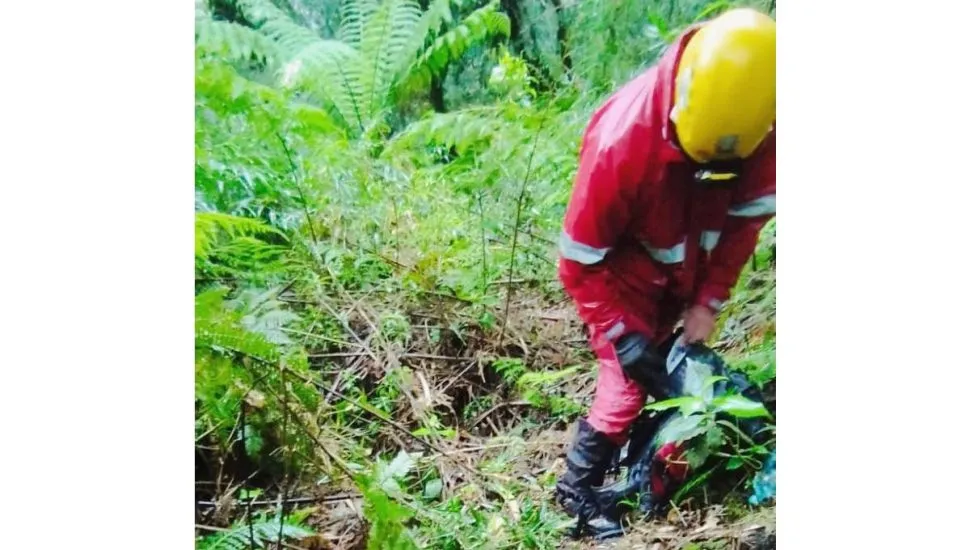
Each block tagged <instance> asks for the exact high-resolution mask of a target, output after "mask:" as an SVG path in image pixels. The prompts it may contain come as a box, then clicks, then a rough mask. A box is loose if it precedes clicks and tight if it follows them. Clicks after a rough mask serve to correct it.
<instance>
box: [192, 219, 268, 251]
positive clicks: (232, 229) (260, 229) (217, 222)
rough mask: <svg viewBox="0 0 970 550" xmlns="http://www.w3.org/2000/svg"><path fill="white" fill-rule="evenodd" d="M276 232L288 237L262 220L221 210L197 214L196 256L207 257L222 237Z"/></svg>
mask: <svg viewBox="0 0 970 550" xmlns="http://www.w3.org/2000/svg"><path fill="white" fill-rule="evenodd" d="M269 234H274V235H278V236H281V237H283V238H286V235H285V234H283V233H282V232H280V231H279V230H278V229H276V228H274V227H271V226H269V225H267V224H266V223H264V222H263V221H261V220H257V219H253V218H243V217H240V216H232V215H230V214H223V213H221V212H197V213H196V214H195V258H196V260H203V259H205V258H206V257H207V256H208V255H209V253H210V252H211V251H212V249H213V248H215V246H216V244H217V243H218V241H219V240H220V239H221V238H224V237H228V238H236V237H242V236H253V235H269Z"/></svg>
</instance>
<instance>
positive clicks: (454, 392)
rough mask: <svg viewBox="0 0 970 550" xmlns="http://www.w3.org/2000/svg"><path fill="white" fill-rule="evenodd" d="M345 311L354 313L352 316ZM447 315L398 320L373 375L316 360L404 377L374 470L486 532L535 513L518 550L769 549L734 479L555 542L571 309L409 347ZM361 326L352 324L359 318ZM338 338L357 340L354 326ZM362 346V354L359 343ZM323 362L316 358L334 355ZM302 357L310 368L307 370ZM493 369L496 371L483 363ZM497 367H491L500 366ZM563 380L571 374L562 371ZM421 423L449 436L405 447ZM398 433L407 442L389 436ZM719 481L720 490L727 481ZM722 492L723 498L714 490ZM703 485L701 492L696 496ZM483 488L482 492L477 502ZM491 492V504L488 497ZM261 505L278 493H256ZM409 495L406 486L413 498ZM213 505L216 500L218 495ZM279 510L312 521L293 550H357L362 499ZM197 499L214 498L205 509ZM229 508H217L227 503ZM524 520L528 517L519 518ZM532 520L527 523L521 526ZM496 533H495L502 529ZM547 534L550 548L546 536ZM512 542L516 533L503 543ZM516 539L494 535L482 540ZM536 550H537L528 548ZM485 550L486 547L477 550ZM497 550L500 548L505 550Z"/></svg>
mask: <svg viewBox="0 0 970 550" xmlns="http://www.w3.org/2000/svg"><path fill="white" fill-rule="evenodd" d="M356 307H357V311H360V312H363V311H366V305H362V303H361V302H358V303H357V306H356ZM458 311H460V308H458V309H455V310H447V308H446V307H445V306H441V307H435V308H430V310H429V308H428V307H427V304H425V305H424V307H422V308H419V309H412V310H411V311H410V313H409V315H408V317H409V322H410V323H411V334H412V337H411V338H410V339H409V342H408V344H407V345H406V346H399V347H394V346H386V347H385V348H384V349H381V350H375V351H377V353H376V355H377V356H378V357H379V358H380V359H381V360H380V361H373V363H374V364H367V362H368V361H369V359H368V358H367V357H366V355H365V354H363V353H346V354H344V355H347V356H348V357H329V358H328V360H329V361H331V362H332V361H339V362H340V363H341V368H342V369H344V370H354V369H356V370H358V371H360V372H365V373H369V374H368V376H370V377H373V378H374V379H375V380H380V379H383V378H384V377H385V376H386V375H387V371H386V370H385V369H387V367H386V366H385V365H386V364H391V365H403V366H407V367H408V370H409V372H411V373H412V374H413V376H409V377H407V379H405V380H403V381H402V382H401V383H400V390H401V393H400V395H399V396H398V397H397V399H396V401H395V402H396V405H395V406H394V412H393V421H394V423H396V424H398V426H393V425H392V424H391V423H387V425H386V426H385V429H382V431H381V434H380V435H379V436H378V438H377V441H376V445H375V447H376V448H377V449H379V450H380V451H381V452H382V454H384V455H385V456H387V455H390V456H393V454H394V453H395V452H396V451H400V450H406V451H408V453H414V454H415V455H416V456H420V457H421V458H419V459H418V460H420V461H423V463H424V464H426V465H430V467H431V468H433V470H434V471H435V472H436V473H437V475H438V476H440V480H441V495H442V496H443V497H446V498H452V497H458V499H460V501H461V502H462V504H463V506H464V507H465V508H471V509H475V510H481V511H484V512H486V513H487V514H488V516H487V517H488V518H490V519H489V520H488V529H489V530H491V529H495V530H502V529H506V528H508V529H520V527H516V526H521V525H522V524H524V523H526V522H524V521H522V520H523V516H524V515H525V514H530V513H532V512H530V509H531V510H533V511H534V508H536V507H540V508H542V509H543V512H541V513H540V514H538V516H541V518H540V519H538V520H536V521H535V522H534V523H535V524H536V525H537V526H536V527H530V528H529V529H534V530H535V531H537V532H540V531H541V533H538V534H536V535H535V542H532V543H525V544H519V545H516V546H512V547H520V548H551V547H558V548H572V549H577V550H578V549H592V548H616V549H627V548H630V549H632V548H645V549H648V550H673V549H683V550H728V549H730V550H756V549H757V550H767V549H769V548H774V547H775V544H774V530H775V519H774V508H773V506H772V507H765V508H755V509H753V508H751V507H750V506H748V505H747V504H746V503H745V499H746V497H747V493H746V489H745V488H744V487H743V481H744V480H743V479H740V483H739V482H738V481H739V478H737V477H735V478H730V479H727V480H726V481H724V482H721V483H720V486H721V487H720V488H716V487H714V486H713V485H711V486H710V493H709V492H708V487H706V486H705V487H700V488H698V489H697V490H695V491H693V492H692V493H691V495H689V496H687V497H686V498H685V499H684V500H682V501H681V502H680V503H679V505H676V506H674V507H672V508H671V509H670V512H669V513H668V514H666V516H665V517H662V518H653V519H651V520H649V521H642V520H638V519H637V518H635V517H632V518H631V520H630V522H629V524H628V525H627V528H628V530H629V531H628V533H627V534H626V535H625V536H624V537H622V538H620V539H617V540H613V541H609V542H604V543H599V544H596V543H593V542H592V541H590V540H580V541H575V540H571V539H570V538H569V537H568V536H567V535H566V531H567V529H566V527H567V526H568V524H569V522H570V520H569V518H568V517H566V516H565V515H564V514H563V513H562V511H561V509H560V507H559V506H558V505H557V504H556V503H555V501H554V490H553V488H554V484H555V480H556V478H557V477H558V476H559V475H560V474H561V473H562V472H563V470H564V467H565V463H564V459H565V453H566V450H567V447H568V445H569V442H570V441H571V439H572V437H571V436H572V430H573V429H574V426H575V419H576V418H577V417H578V416H579V415H580V414H583V413H585V410H586V408H587V407H588V405H589V403H590V401H591V398H592V394H593V390H594V387H595V368H596V367H595V361H593V359H592V356H591V354H590V353H589V350H588V345H587V341H586V338H585V336H584V334H583V331H582V326H581V325H580V323H579V321H578V319H577V318H576V316H575V314H574V312H573V310H572V305H571V303H569V302H568V301H566V300H560V301H558V302H552V303H551V302H550V301H549V300H548V299H546V298H541V297H538V295H537V297H534V298H528V297H525V296H522V297H517V298H516V299H515V304H514V307H512V308H510V314H509V318H508V322H507V324H506V326H505V329H504V331H502V332H504V335H502V336H498V335H497V334H494V333H496V332H499V331H497V330H493V331H490V332H489V333H487V334H486V332H485V331H481V330H478V329H476V330H469V331H468V332H467V333H465V334H463V335H462V338H461V342H459V341H457V340H454V339H449V338H444V337H442V338H437V339H431V338H427V339H425V338H422V337H421V336H420V335H422V334H428V333H429V330H428V329H429V328H430V327H431V326H432V325H434V326H442V325H443V326H448V325H449V323H450V322H451V321H453V320H454V316H455V315H458ZM362 316H363V317H366V315H363V314H362ZM351 321H352V323H351V325H352V326H353V327H355V330H360V332H361V334H362V335H363V333H364V332H365V331H366V328H365V327H364V324H365V323H363V321H362V320H361V319H354V318H353V317H351ZM361 340H362V341H364V342H367V341H368V339H367V338H366V337H364V336H362V338H361ZM326 351H328V352H329V353H327V354H320V355H340V354H339V353H333V352H332V350H326ZM312 356H313V354H311V357H312ZM497 358H498V359H497ZM503 361H504V363H503ZM571 369H572V370H571ZM428 414H434V415H436V418H440V423H441V424H442V425H443V426H444V427H445V428H447V429H451V430H454V431H453V433H452V434H451V435H448V436H442V435H440V434H430V435H429V434H424V435H422V436H421V437H420V438H419V437H418V436H416V435H413V432H411V431H410V430H414V428H415V427H416V426H420V425H422V421H421V419H422V418H426V417H427V415H428ZM401 426H406V427H407V429H406V430H405V429H401ZM728 477H730V476H728ZM725 483H726V485H725ZM705 485H707V484H705ZM483 487H490V489H483ZM495 487H499V489H498V491H501V492H503V493H504V494H496V490H495ZM264 489H265V497H261V498H265V499H266V500H267V501H270V503H271V502H272V501H273V500H275V497H273V496H270V495H272V494H273V493H274V492H277V493H278V492H279V491H278V490H275V491H274V489H276V488H275V487H274V486H273V485H272V484H268V485H266V486H265V487H264ZM413 491H416V492H417V494H420V492H421V489H420V486H419V487H418V488H417V489H413ZM226 494H227V495H228V494H229V493H226ZM288 494H289V495H290V498H293V497H298V498H300V499H303V501H304V504H303V506H312V507H313V511H312V512H311V513H310V515H309V516H308V518H307V522H306V524H307V525H308V526H309V527H311V528H312V529H313V530H314V531H315V532H316V533H317V536H314V537H311V538H309V539H305V540H302V541H300V542H299V543H298V544H299V547H302V548H307V549H321V548H328V549H329V548H337V549H364V548H366V547H367V537H368V533H369V526H368V524H367V521H366V520H365V518H364V506H365V502H364V498H363V497H362V496H361V495H360V493H359V492H358V491H356V490H355V488H354V487H353V486H352V485H348V484H346V483H344V484H338V485H331V484H323V485H317V486H303V487H302V488H291V489H290V491H289V492H288ZM208 498H218V497H217V496H216V495H212V496H210V497H208ZM231 501H232V499H231V497H230V498H229V502H231ZM527 507H531V508H530V509H526V508H527ZM215 508H216V509H215V510H213V511H212V512H211V514H209V515H208V516H207V517H206V518H204V519H202V520H201V521H204V522H207V523H210V524H211V523H216V524H218V523H219V522H218V521H215V518H219V517H223V518H226V517H229V516H232V517H236V518H238V517H240V514H241V513H242V512H243V510H242V509H240V507H239V506H238V505H230V506H229V507H228V508H225V509H223V508H222V507H220V506H215ZM533 515H536V514H533ZM503 523H505V524H507V526H503V525H502V524H503ZM557 531H558V532H559V533H561V534H557V533H556V532H557ZM517 533H518V531H517ZM520 536H524V537H526V538H528V537H529V536H532V535H519V534H514V535H510V534H508V533H506V535H505V536H498V535H496V537H495V538H496V540H498V539H502V540H505V541H509V540H516V539H518V538H519V537H520ZM540 539H541V540H540ZM486 547H487V546H486ZM500 547H502V548H508V547H509V546H508V545H507V544H502V545H501V546H500Z"/></svg>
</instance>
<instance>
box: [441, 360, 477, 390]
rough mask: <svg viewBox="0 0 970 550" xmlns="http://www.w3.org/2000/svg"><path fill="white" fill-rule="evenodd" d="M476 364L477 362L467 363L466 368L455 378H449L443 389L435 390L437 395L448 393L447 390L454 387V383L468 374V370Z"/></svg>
mask: <svg viewBox="0 0 970 550" xmlns="http://www.w3.org/2000/svg"><path fill="white" fill-rule="evenodd" d="M477 364H478V361H472V362H471V363H469V364H468V366H467V367H465V368H464V369H463V370H462V371H461V372H459V373H458V374H456V375H455V376H452V377H451V380H449V381H448V383H447V384H445V386H444V387H443V388H441V389H440V390H437V391H438V393H445V392H446V391H448V388H450V387H452V386H454V385H455V382H458V380H460V379H461V377H462V376H465V373H466V372H468V371H469V370H471V368H472V367H474V366H475V365H477Z"/></svg>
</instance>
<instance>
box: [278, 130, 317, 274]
mask: <svg viewBox="0 0 970 550" xmlns="http://www.w3.org/2000/svg"><path fill="white" fill-rule="evenodd" d="M273 133H274V134H276V139H278V140H280V145H282V146H283V153H284V154H286V160H288V161H289V163H290V175H292V176H293V185H295V186H296V192H297V193H299V194H300V202H302V203H303V215H304V216H306V224H307V227H308V228H309V229H310V236H311V237H312V238H313V245H314V247H317V246H319V245H320V241H318V240H317V232H316V231H315V230H314V229H313V218H311V217H310V207H309V206H307V200H306V195H304V194H303V186H302V185H300V180H299V178H298V177H297V174H298V173H299V169H298V168H297V167H296V163H295V162H293V155H292V154H291V153H290V148H289V147H288V146H287V145H286V140H285V139H283V136H282V135H281V134H280V133H279V132H273ZM312 254H313V255H314V257H316V251H315V250H314V251H313V252H312Z"/></svg>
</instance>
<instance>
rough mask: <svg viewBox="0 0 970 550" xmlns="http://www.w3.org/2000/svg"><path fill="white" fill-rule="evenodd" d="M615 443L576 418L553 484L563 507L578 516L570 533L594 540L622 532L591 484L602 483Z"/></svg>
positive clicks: (616, 520) (615, 446)
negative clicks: (603, 509) (562, 469)
mask: <svg viewBox="0 0 970 550" xmlns="http://www.w3.org/2000/svg"><path fill="white" fill-rule="evenodd" d="M616 451H617V445H616V444H615V443H613V442H612V441H610V439H609V438H607V437H606V436H605V435H603V434H601V433H599V432H597V431H596V430H595V429H593V427H592V426H590V425H589V423H588V422H586V419H581V420H580V421H579V426H578V429H577V430H576V438H575V439H574V440H573V445H572V448H570V449H569V452H568V453H566V473H565V474H563V476H562V477H561V478H560V479H559V481H558V482H557V483H556V496H557V497H558V499H559V502H560V504H562V506H563V508H565V509H566V511H567V512H569V514H570V515H573V516H576V517H577V519H578V522H577V525H576V532H575V533H574V536H577V537H579V536H582V535H583V534H584V533H589V534H591V535H592V536H593V537H594V538H596V539H598V540H602V539H606V538H611V537H615V536H619V535H622V534H623V528H622V526H621V525H620V522H619V518H612V517H609V516H607V515H605V514H603V513H602V512H601V510H600V507H599V504H598V503H597V501H596V498H595V496H594V495H593V491H592V489H593V487H598V486H600V485H602V484H603V478H604V476H605V474H606V470H607V468H609V466H610V462H611V461H612V460H613V456H614V454H615V453H616Z"/></svg>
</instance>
